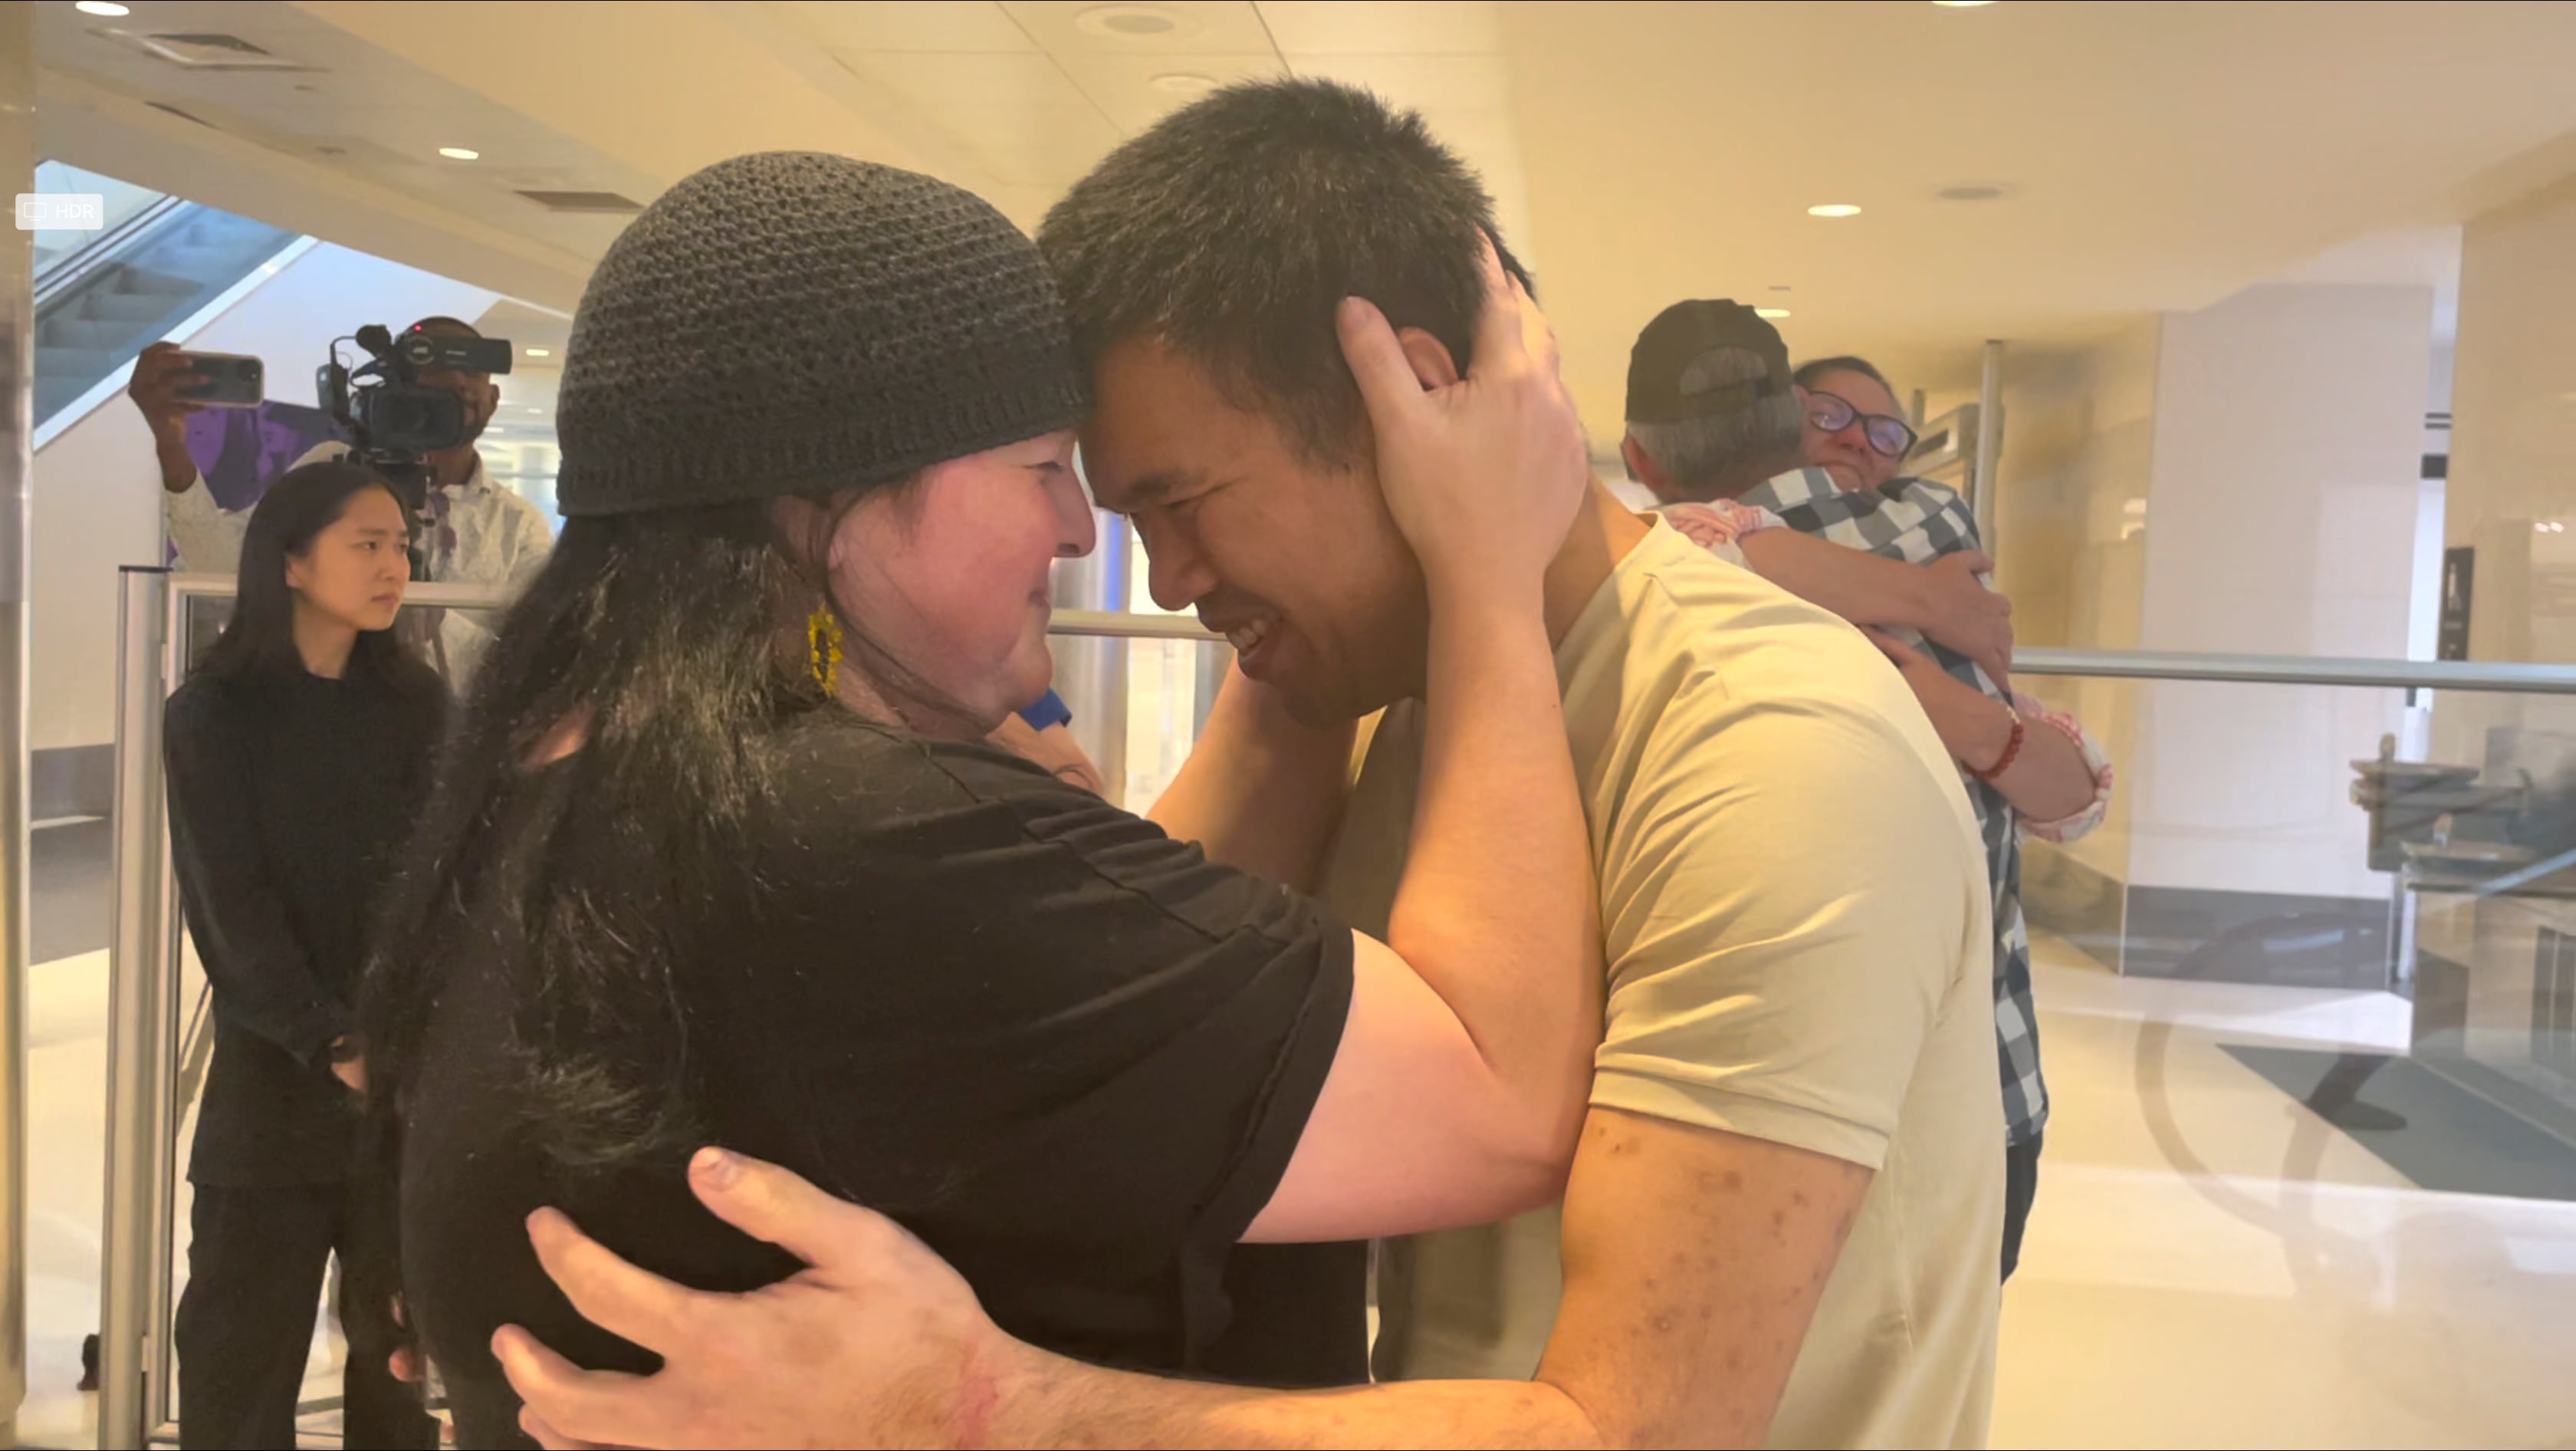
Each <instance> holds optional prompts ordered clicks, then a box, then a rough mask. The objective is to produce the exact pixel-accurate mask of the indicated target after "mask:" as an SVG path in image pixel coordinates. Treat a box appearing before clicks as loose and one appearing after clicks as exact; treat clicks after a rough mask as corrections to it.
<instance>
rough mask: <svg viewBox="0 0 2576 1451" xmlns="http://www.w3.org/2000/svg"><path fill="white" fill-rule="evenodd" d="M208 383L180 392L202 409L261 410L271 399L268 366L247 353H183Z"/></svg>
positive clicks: (179, 394)
mask: <svg viewBox="0 0 2576 1451" xmlns="http://www.w3.org/2000/svg"><path fill="white" fill-rule="evenodd" d="M179 356H180V357H182V358H185V359H186V360H187V364H188V371H189V372H191V373H202V374H204V375H205V379H206V381H204V382H202V383H196V384H192V385H190V386H188V387H185V388H182V389H180V390H179V392H178V395H177V396H179V397H180V398H183V399H186V400H187V401H188V402H190V403H194V404H196V405H197V406H199V407H201V408H257V407H258V406H259V405H260V404H261V402H262V401H264V400H265V399H266V398H267V397H268V365H267V364H265V363H262V362H261V361H260V360H259V359H257V358H254V357H251V356H249V355H247V354H244V353H181V354H180V355H179Z"/></svg>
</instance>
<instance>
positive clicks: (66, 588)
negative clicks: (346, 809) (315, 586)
mask: <svg viewBox="0 0 2576 1451" xmlns="http://www.w3.org/2000/svg"><path fill="white" fill-rule="evenodd" d="M497 297H498V294H496V293H493V292H490V291H488V290H486V289H483V288H479V287H470V286H468V285H466V284H464V283H461V282H457V281H454V280H452V279H449V278H445V277H440V276H437V275H435V274H433V273H428V272H423V271H420V270H418V269H417V268H412V267H406V266H403V265H402V264H400V263H398V262H388V261H385V260H384V259H382V258H379V257H371V256H368V255H367V254H365V253H362V252H353V251H350V250H348V249H347V248H344V247H337V246H332V245H330V244H328V243H325V244H322V245H320V246H316V247H314V248H313V249H312V250H310V251H308V252H306V253H304V255H303V256H301V257H299V258H297V259H295V260H294V261H292V262H290V263H288V264H287V265H286V266H285V267H284V268H282V269H281V270H280V271H279V273H278V275H277V276H275V277H273V278H271V279H270V280H269V281H268V282H267V283H265V284H264V285H262V286H260V287H258V288H257V289H255V290H253V291H252V292H250V293H249V294H248V295H247V296H245V297H244V298H243V299H242V300H241V301H240V302H239V303H237V304H235V305H234V306H233V307H232V308H231V309H230V310H229V311H227V312H225V313H224V314H223V315H222V316H220V317H217V318H215V319H214V320H213V321H211V322H209V323H207V324H206V325H205V326H203V327H202V328H200V329H198V330H197V331H196V332H195V333H194V334H193V335H190V336H184V337H180V338H178V340H179V341H182V342H185V343H187V344H189V345H190V346H192V347H197V348H203V349H206V350H208V351H211V352H226V353H250V354H253V355H255V356H257V357H260V358H262V359H265V360H266V361H267V363H268V389H269V396H270V397H272V398H277V399H280V400H283V401H287V402H294V403H303V404H308V405H309V404H311V403H312V401H313V396H312V389H313V370H314V368H315V367H317V366H318V365H319V364H320V363H321V361H322V358H323V352H324V348H325V347H326V345H327V344H328V343H329V342H330V340H331V339H332V338H334V337H337V336H340V335H343V334H346V333H349V332H352V331H354V330H355V329H356V328H357V327H358V326H359V325H361V324H364V323H370V322H381V323H384V324H386V325H388V326H392V327H400V326H402V325H403V324H405V323H408V322H410V321H412V320H413V319H415V318H418V317H423V316H427V315H430V314H433V313H445V314H449V315H451V316H455V317H463V318H474V317H479V316H481V315H482V313H483V311H484V310H485V309H486V308H488V307H490V306H491V305H492V303H493V302H494V300H495V299H496V298H497ZM32 513H33V521H32V552H33V554H34V556H35V561H34V570H33V579H32V581H31V587H30V598H31V599H32V601H33V604H34V620H33V630H34V635H35V638H34V641H33V642H32V649H31V651H30V671H31V679H32V682H33V690H32V693H31V697H30V700H29V704H28V722H27V725H28V741H29V745H30V748H31V749H34V750H40V751H41V750H53V749H58V748H61V747H66V746H89V745H102V744H105V743H107V742H110V741H112V740H114V739H115V737H116V603H117V584H116V575H117V570H118V568H119V567H120V566H123V565H128V564H139V565H153V564H159V563H160V562H161V560H162V542H161V484H160V473H159V470H158V468H157V467H156V466H155V464H154V462H153V452H152V436H151V434H150V432H149V431H148V430H147V429H145V427H144V426H143V420H142V419H141V418H140V417H139V416H137V415H136V413H135V411H134V409H133V407H132V405H130V404H128V403H127V402H126V401H125V400H124V399H123V398H122V397H121V396H119V397H111V398H109V399H108V400H107V402H106V403H104V404H103V405H101V406H100V407H98V408H97V409H96V410H94V411H93V412H91V413H90V414H89V416H87V417H85V418H83V419H81V420H80V421H79V422H77V423H75V424H73V425H72V426H71V427H69V428H67V429H65V430H63V431H62V432H61V433H60V434H58V435H56V436H55V438H54V439H53V440H52V441H51V442H50V443H48V444H46V445H45V447H43V448H42V449H39V450H38V451H37V453H36V474H35V499H34V503H33V509H32Z"/></svg>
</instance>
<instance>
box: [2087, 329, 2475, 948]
mask: <svg viewBox="0 0 2576 1451" xmlns="http://www.w3.org/2000/svg"><path fill="white" fill-rule="evenodd" d="M2432 313H2433V293H2432V289H2430V288H2427V287H2414V286H2405V287H2370V286H2284V285H2267V286H2261V287H2255V288H2250V289H2248V290H2246V291H2245V292H2242V293H2239V294H2238V295H2236V296H2235V297H2232V298H2230V299H2228V300H2227V301H2226V302H2223V303H2220V304H2219V305H2217V306H2215V307H2211V308H2207V309H2204V310H2202V311H2200V312H2196V313H2177V314H2168V315H2167V316H2166V318H2165V320H2164V329H2163V336H2162V343H2161V347H2160V349H2159V354H2158V363H2157V381H2156V405H2155V433H2154V445H2153V447H2154V477H2153V484H2152V487H2151V490H2150V494H2149V497H2148V505H2147V515H2146V522H2147V528H2146V531H2145V537H2146V560H2145V589H2144V592H2143V609H2142V614H2141V618H2140V627H2139V633H2138V641H2137V643H2138V645H2139V647H2140V648H2142V649H2147V650H2177V651H2220V652H2231V653H2244V654H2264V655H2273V654H2277V655H2340V656H2367V657H2377V658H2381V659H2394V658H2402V657H2403V656H2404V655H2405V654H2406V651H2407V647H2408V623H2409V622H2408V616H2409V614H2410V605H2411V602H2412V597H2413V585H2414V575H2415V569H2416V557H2415V556H2416V551H2415V533H2416V521H2417V515H2418V511H2419V507H2420V495H2421V491H2420V488H2419V480H2418V474H2419V472H2420V453H2421V450H2422V441H2423V414H2424V410H2425V402H2426V393H2427V384H2428V380H2429V379H2430V376H2431V349H2432ZM2401 706H2402V702H2401V699H2400V697H2399V696H2398V694H2397V693H2396V692H2389V691H2359V690H2332V689H2325V688H2318V687H2268V686H2243V685H2204V684H2159V685H2156V686H2153V687H2150V688H2148V689H2146V690H2144V691H2143V692H2142V700H2141V705H2140V713H2139V723H2138V731H2137V758H2136V761H2135V764H2134V769H2133V770H2132V772H2131V774H2130V777H2129V780H2130V787H2129V789H2130V792H2131V801H2130V820H2131V823H2132V835H2131V842H2130V876H2129V880H2130V882H2131V884H2132V885H2133V886H2171V887H2195V888H2218V889H2226V890H2231V891H2242V892H2281V893H2302V894H2307V893H2313V894H2319V895H2328V896H2359V897H2368V896H2375V895H2377V894H2379V893H2381V892H2383V891H2384V890H2385V889H2386V881H2385V879H2384V878H2383V877H2379V876H2377V875H2375V874H2373V873H2371V872H2370V871H2369V870H2368V868H2367V864H2366V862H2365V860H2364V856H2365V852H2364V821H2363V817H2362V814H2361V813H2360V812H2359V811H2357V810H2355V809H2354V808H2353V807H2352V805H2351V804H2350V801H2349V799H2348V796H2347V787H2348V783H2349V781H2350V774H2351V768H2350V766H2349V764H2348V763H2349V762H2350V761H2351V760H2352V759H2355V758H2358V757H2365V756H2369V755H2372V754H2374V753H2375V751H2376V748H2377V743H2378V740H2379V737H2380V735H2381V734H2382V733H2383V732H2387V731H2396V730H2399V729H2400V728H2401V727H2402V724H2403V720H2402V709H2401Z"/></svg>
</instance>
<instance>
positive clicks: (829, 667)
mask: <svg viewBox="0 0 2576 1451" xmlns="http://www.w3.org/2000/svg"><path fill="white" fill-rule="evenodd" d="M805 649H806V655H807V658H808V659H809V660H811V661H812V662H813V669H814V683H815V684H817V685H819V686H821V687H823V693H824V694H825V695H830V694H831V693H832V682H833V681H834V680H835V679H836V678H837V677H838V676H839V675H840V673H841V617H840V616H838V615H836V614H834V613H832V606H831V602H830V601H828V600H827V601H825V602H824V603H822V604H819V605H817V606H815V607H814V613H813V614H811V615H809V616H807V617H806V620H805Z"/></svg>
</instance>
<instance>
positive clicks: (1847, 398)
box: [1797, 358, 1914, 492]
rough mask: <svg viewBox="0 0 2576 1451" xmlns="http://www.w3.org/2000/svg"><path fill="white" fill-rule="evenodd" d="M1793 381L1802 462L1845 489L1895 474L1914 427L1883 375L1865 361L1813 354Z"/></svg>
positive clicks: (1907, 450) (1868, 485) (1909, 449)
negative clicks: (1802, 432)
mask: <svg viewBox="0 0 2576 1451" xmlns="http://www.w3.org/2000/svg"><path fill="white" fill-rule="evenodd" d="M1797 379H1798V386H1799V387H1800V388H1801V389H1803V390H1805V392H1806V395H1807V466H1808V467H1809V468H1818V469H1823V470H1824V471H1825V472H1826V473H1828V474H1831V475H1833V479H1834V487H1836V488H1838V489H1842V490H1844V491H1846V492H1849V491H1852V490H1855V489H1875V488H1877V487H1879V486H1880V485H1882V484H1885V483H1886V482H1887V481H1888V480H1890V479H1893V478H1895V477H1896V475H1897V472H1898V470H1900V469H1902V468H1903V467H1904V465H1905V456H1906V455H1907V454H1909V453H1912V452H1913V451H1914V429H1913V428H1912V426H1911V425H1909V424H1907V423H1906V421H1905V419H1904V417H1903V416H1902V413H1903V410H1901V409H1899V408H1898V407H1897V406H1896V390H1895V389H1894V388H1891V387H1889V386H1888V384H1887V378H1886V377H1885V375H1883V374H1881V373H1880V372H1879V371H1878V369H1876V368H1873V367H1871V366H1870V365H1869V363H1868V361H1867V360H1865V359H1861V358H1819V359H1817V360H1816V361H1815V362H1812V363H1809V364H1807V365H1806V366H1804V367H1802V368H1800V369H1799V370H1798V373H1797Z"/></svg>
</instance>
